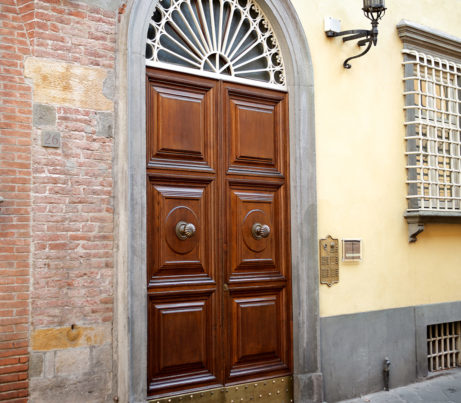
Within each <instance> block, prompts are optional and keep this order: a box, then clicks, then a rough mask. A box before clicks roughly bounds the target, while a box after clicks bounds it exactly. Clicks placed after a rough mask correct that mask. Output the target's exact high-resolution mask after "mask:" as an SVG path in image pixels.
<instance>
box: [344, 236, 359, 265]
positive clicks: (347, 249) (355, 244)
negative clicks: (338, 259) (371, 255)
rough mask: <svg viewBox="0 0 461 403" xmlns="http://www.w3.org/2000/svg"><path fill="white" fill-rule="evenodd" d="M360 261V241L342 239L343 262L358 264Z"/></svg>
mask: <svg viewBox="0 0 461 403" xmlns="http://www.w3.org/2000/svg"><path fill="white" fill-rule="evenodd" d="M361 260H362V240H361V239H343V262H359V261H361Z"/></svg>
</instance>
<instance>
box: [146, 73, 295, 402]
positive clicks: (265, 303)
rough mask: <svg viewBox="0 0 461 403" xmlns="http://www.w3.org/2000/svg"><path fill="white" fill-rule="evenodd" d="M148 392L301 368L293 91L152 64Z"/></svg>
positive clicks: (149, 83) (232, 382) (149, 99)
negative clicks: (295, 317) (294, 285)
mask: <svg viewBox="0 0 461 403" xmlns="http://www.w3.org/2000/svg"><path fill="white" fill-rule="evenodd" d="M146 94H147V139H146V147H147V160H146V180H147V182H146V186H147V300H148V302H147V305H148V312H147V316H148V357H147V361H148V371H147V372H148V395H149V396H155V397H160V396H165V395H173V394H178V393H182V392H184V391H188V390H194V389H195V390H197V389H200V390H202V389H207V388H208V389H210V390H211V389H212V388H216V387H220V386H223V385H226V386H229V385H236V384H244V383H248V382H251V381H254V380H261V379H269V378H276V377H283V376H286V375H290V374H291V372H292V324H291V322H292V308H291V270H290V267H291V264H290V256H291V253H290V210H289V150H288V136H289V134H288V124H287V122H288V104H287V94H286V93H284V92H281V91H275V90H268V89H261V88H254V87H250V86H246V85H240V84H233V83H225V82H222V81H216V80H212V79H207V78H199V77H195V76H188V75H185V74H181V73H174V72H167V71H163V70H159V69H152V68H148V69H147V78H146Z"/></svg>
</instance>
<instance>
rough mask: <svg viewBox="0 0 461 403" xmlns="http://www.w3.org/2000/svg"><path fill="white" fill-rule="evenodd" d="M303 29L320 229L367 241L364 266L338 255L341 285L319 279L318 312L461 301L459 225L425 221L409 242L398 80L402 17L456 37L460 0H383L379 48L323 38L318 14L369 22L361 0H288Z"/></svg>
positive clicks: (354, 23) (351, 24)
mask: <svg viewBox="0 0 461 403" xmlns="http://www.w3.org/2000/svg"><path fill="white" fill-rule="evenodd" d="M292 2H293V4H294V6H295V8H296V9H297V11H298V15H299V16H300V19H301V21H302V23H303V25H304V27H305V31H306V36H307V40H308V43H309V47H310V51H311V57H312V61H313V67H314V79H315V120H316V122H315V126H316V142H317V182H318V184H317V192H318V194H317V196H318V235H319V238H323V237H325V236H327V235H328V234H330V235H332V236H333V237H335V238H339V239H342V238H355V237H356V238H360V239H362V240H363V260H362V262H360V263H355V264H350V263H349V264H344V263H341V262H340V283H339V284H337V285H334V286H333V287H331V288H328V287H327V286H325V285H322V286H320V315H321V316H332V315H339V314H347V313H355V312H364V311H373V310H378V309H387V308H395V307H403V306H411V305H419V304H428V303H440V302H449V301H455V300H461V253H460V252H461V225H460V224H452V225H446V224H430V225H426V229H425V231H424V232H423V233H421V234H420V235H419V236H418V241H417V242H416V243H414V244H409V242H408V231H407V224H406V221H405V220H404V219H403V213H404V211H405V208H406V200H405V196H406V185H405V179H406V170H405V157H404V151H405V142H404V135H405V133H404V128H403V121H404V114H403V102H404V100H403V96H402V92H403V84H402V75H403V72H402V66H401V62H402V56H401V53H400V52H401V49H402V43H401V41H400V39H399V37H398V34H397V30H396V25H397V24H398V23H399V21H400V20H401V19H407V20H410V21H413V22H416V23H419V24H423V25H426V26H428V27H431V28H434V29H438V30H441V31H443V32H446V33H448V34H451V35H454V36H457V37H459V38H461V23H460V22H461V4H460V2H459V0H437V1H433V0H423V1H418V2H415V1H414V0H398V1H397V0H394V1H392V0H388V1H387V7H388V10H387V13H386V15H385V17H384V19H383V20H382V21H381V23H380V25H379V38H378V46H377V47H376V48H372V49H371V51H370V53H368V54H367V55H365V56H364V57H363V58H359V59H356V60H353V61H352V62H351V64H352V69H351V70H345V69H344V68H343V67H342V63H343V61H344V59H346V58H347V57H349V56H352V55H354V54H357V53H360V50H359V49H358V47H357V45H356V44H355V42H351V43H347V44H343V43H342V40H341V39H340V38H334V39H328V38H326V37H325V34H324V27H323V20H324V17H325V16H332V17H334V18H338V19H341V20H342V25H341V29H342V30H347V29H358V28H365V29H369V26H370V24H369V22H368V20H367V19H366V18H365V17H364V16H363V14H362V12H361V7H362V1H361V0H321V1H313V0H310V1H306V0H292Z"/></svg>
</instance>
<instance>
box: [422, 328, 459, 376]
mask: <svg viewBox="0 0 461 403" xmlns="http://www.w3.org/2000/svg"><path fill="white" fill-rule="evenodd" d="M460 335H461V322H451V323H439V324H437V325H430V326H428V327H427V365H428V369H429V371H430V372H435V371H442V370H444V369H450V368H456V367H459V366H461V361H460V360H461V355H460V347H461V340H460V339H461V336H460Z"/></svg>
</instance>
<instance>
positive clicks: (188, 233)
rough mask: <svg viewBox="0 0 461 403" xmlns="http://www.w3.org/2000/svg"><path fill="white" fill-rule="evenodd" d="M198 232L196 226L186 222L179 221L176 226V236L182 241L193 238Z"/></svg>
mask: <svg viewBox="0 0 461 403" xmlns="http://www.w3.org/2000/svg"><path fill="white" fill-rule="evenodd" d="M195 232H196V229H195V225H194V224H192V223H187V222H185V221H179V222H178V223H177V224H176V236H177V237H178V238H179V239H180V240H181V241H185V240H186V239H189V238H192V237H193V236H194V234H195Z"/></svg>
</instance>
